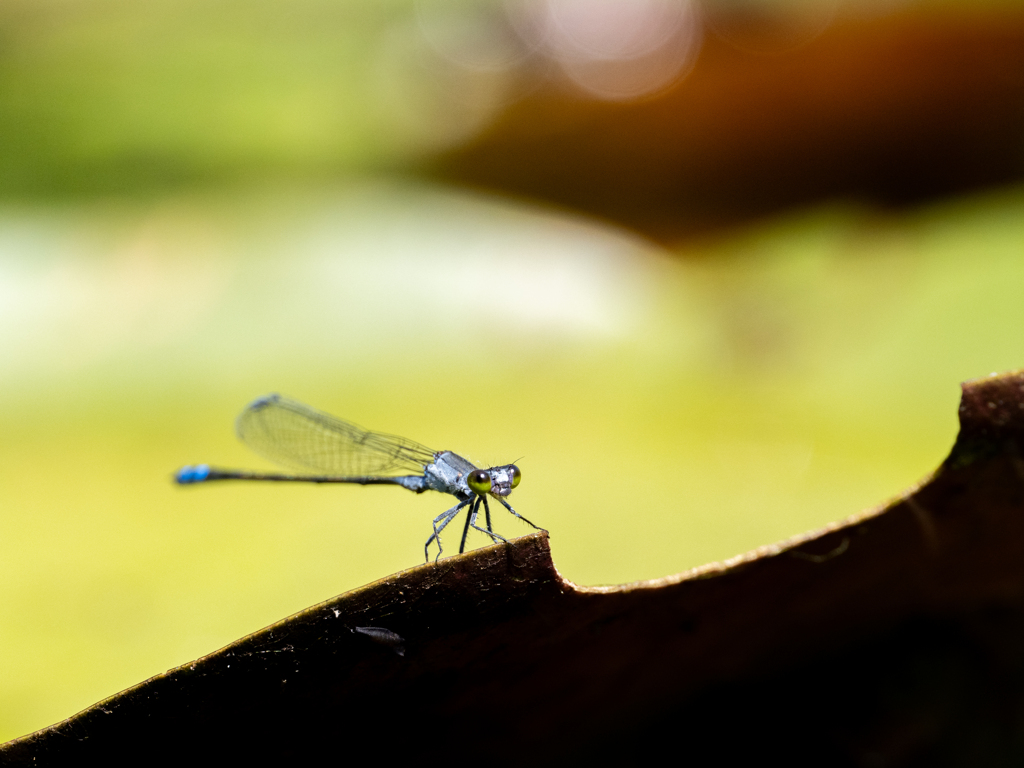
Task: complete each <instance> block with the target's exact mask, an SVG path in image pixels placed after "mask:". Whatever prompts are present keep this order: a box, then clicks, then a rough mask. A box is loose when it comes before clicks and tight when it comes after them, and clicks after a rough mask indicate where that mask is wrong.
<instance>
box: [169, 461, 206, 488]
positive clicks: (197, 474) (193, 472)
mask: <svg viewBox="0 0 1024 768" xmlns="http://www.w3.org/2000/svg"><path fill="white" fill-rule="evenodd" d="M209 476H210V465H209V464H197V465H196V466H194V467H182V468H181V469H179V470H178V471H177V473H176V474H175V475H174V481H175V482H176V483H179V484H181V485H188V484H189V483H201V482H203V480H205V479H206V478H208V477H209Z"/></svg>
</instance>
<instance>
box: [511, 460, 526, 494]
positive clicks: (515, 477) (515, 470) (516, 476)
mask: <svg viewBox="0 0 1024 768" xmlns="http://www.w3.org/2000/svg"><path fill="white" fill-rule="evenodd" d="M510 466H511V469H512V487H513V488H515V487H516V486H517V485H519V481H520V480H522V479H523V473H522V472H520V471H519V467H517V466H516V465H515V464H512V465H510Z"/></svg>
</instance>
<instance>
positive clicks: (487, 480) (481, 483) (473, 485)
mask: <svg viewBox="0 0 1024 768" xmlns="http://www.w3.org/2000/svg"><path fill="white" fill-rule="evenodd" d="M466 484H467V485H468V486H469V488H470V490H471V491H474V492H475V493H487V492H488V491H490V490H491V473H490V472H484V471H483V470H482V469H478V470H476V471H475V472H470V473H469V477H467V478H466Z"/></svg>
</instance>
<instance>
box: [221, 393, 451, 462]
mask: <svg viewBox="0 0 1024 768" xmlns="http://www.w3.org/2000/svg"><path fill="white" fill-rule="evenodd" d="M235 429H236V431H237V432H238V436H239V437H240V438H241V439H242V442H244V443H245V444H246V445H248V446H249V447H250V448H251V449H252V450H253V451H255V452H256V453H258V454H259V455H260V456H263V457H264V458H266V459H270V460H271V461H273V462H276V463H278V464H282V465H284V466H289V467H293V468H295V469H299V470H302V471H304V472H318V473H324V474H328V475H338V476H341V477H365V476H371V475H389V474H407V473H409V472H412V473H414V474H420V473H421V472H423V467H424V466H425V465H427V464H429V463H430V462H431V461H433V460H434V452H433V451H431V450H430V449H429V448H427V447H425V446H422V445H420V444H419V443H416V442H413V441H412V440H406V439H405V438H404V437H396V436H394V435H383V434H380V433H378V432H368V431H366V430H365V429H363V428H362V427H358V426H356V425H355V424H352V423H351V422H348V421H344V420H342V419H338V418H335V417H334V416H330V415H328V414H326V413H321V412H320V411H318V410H316V409H314V408H310V407H309V406H308V405H303V404H302V403H299V402H296V401H294V400H289V399H288V398H285V397H281V396H280V395H268V396H267V397H261V398H260V399H259V400H255V401H253V402H252V403H250V404H249V405H248V407H246V409H245V410H244V411H242V413H241V415H240V416H239V417H238V420H237V421H236V422H235Z"/></svg>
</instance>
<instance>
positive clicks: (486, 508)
mask: <svg viewBox="0 0 1024 768" xmlns="http://www.w3.org/2000/svg"><path fill="white" fill-rule="evenodd" d="M480 498H481V499H482V500H483V502H484V511H485V512H486V513H487V530H486V531H485V530H484V529H483V528H481V527H480V526H478V525H477V524H476V513H474V514H473V521H472V522H471V523H470V525H472V526H473V527H474V528H476V529H477V530H478V531H480V533H486V534H487V535H488V536H490V537H491V541H493V542H494V543H495V544H497V543H498V542H499V541H504V542H505V543H506V544H508V539H506V538H505V537H504V536H501V535H499V534H497V533H495V532H494V531H493V530H491V508H490V507H489V506H488V505H487V497H486V496H481V497H480ZM479 510H480V505H479V504H478V505H477V511H479Z"/></svg>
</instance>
